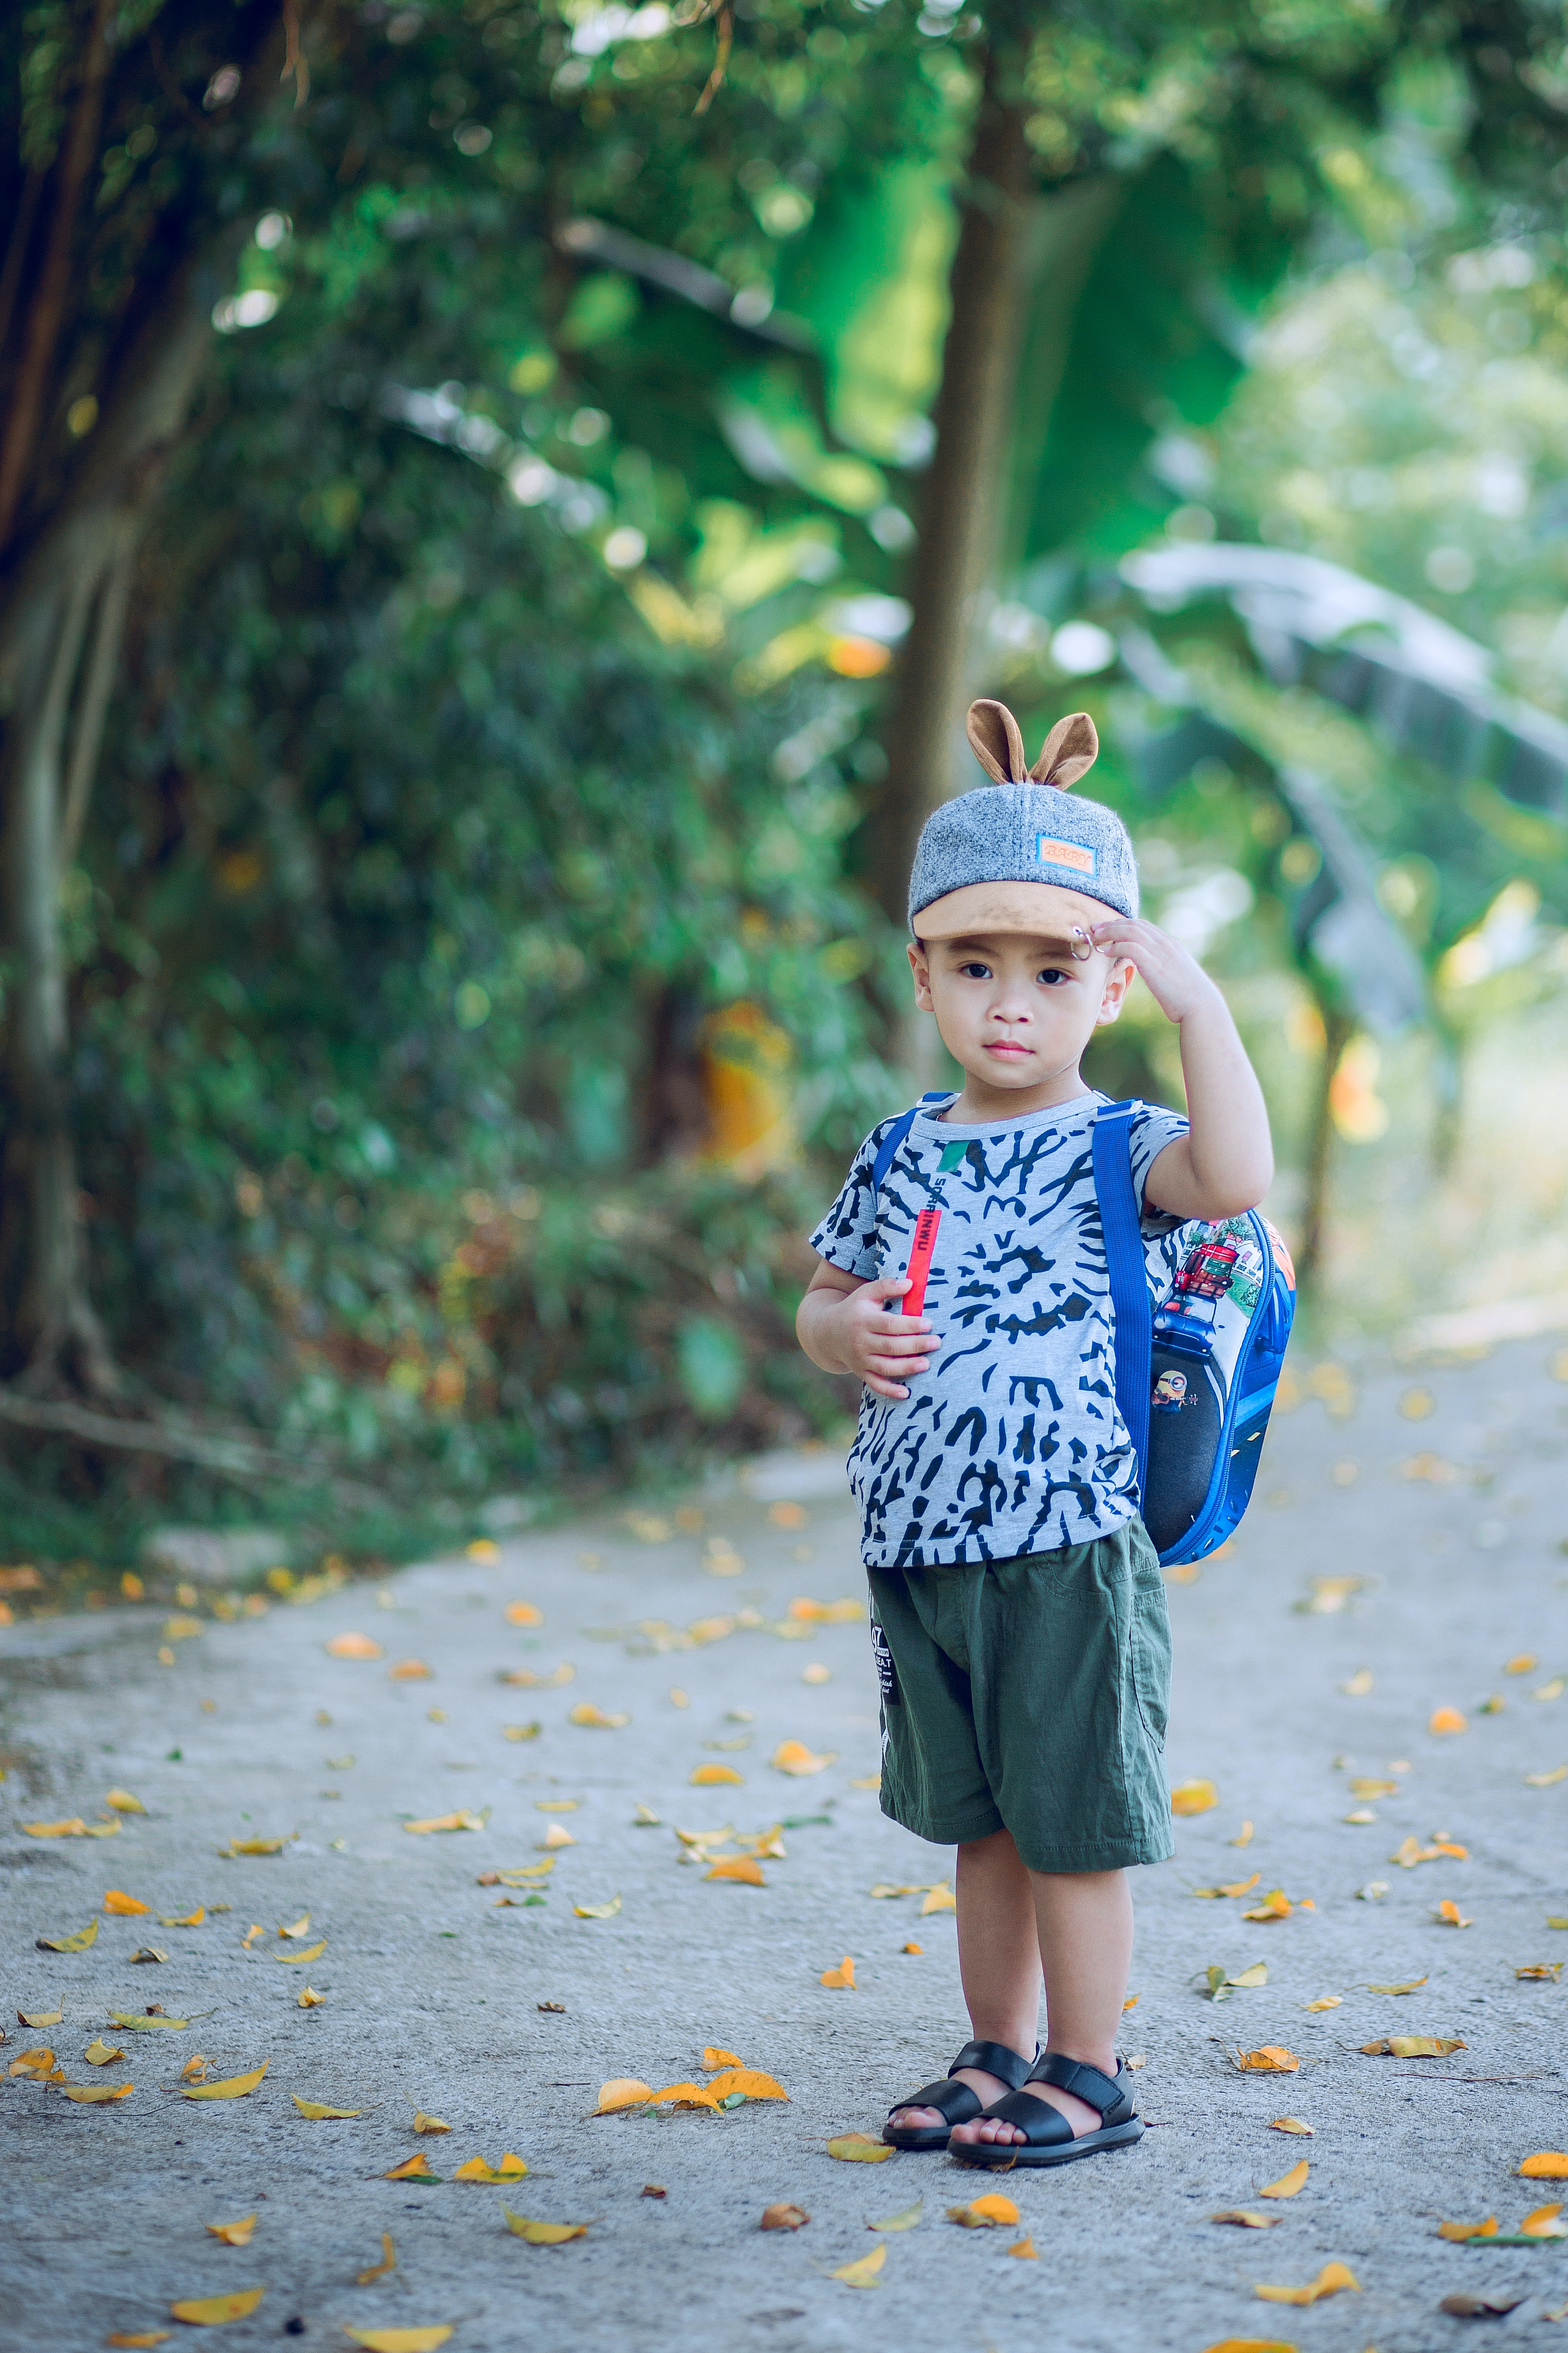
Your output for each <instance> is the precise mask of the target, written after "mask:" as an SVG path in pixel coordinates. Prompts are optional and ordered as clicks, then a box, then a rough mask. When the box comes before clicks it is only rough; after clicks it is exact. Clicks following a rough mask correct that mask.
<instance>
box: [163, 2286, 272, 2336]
mask: <svg viewBox="0 0 1568 2353" xmlns="http://www.w3.org/2000/svg"><path fill="white" fill-rule="evenodd" d="M266 2293H267V2291H266V2289H265V2288H262V2287H247V2288H241V2289H240V2291H239V2293H238V2294H237V2295H194V2296H187V2297H185V2298H184V2300H183V2301H182V2302H181V2303H179V2304H172V2305H171V2306H169V2310H170V2312H171V2313H172V2314H173V2315H174V2318H175V2319H176V2320H184V2321H186V2322H188V2323H189V2324H190V2326H191V2327H195V2328H221V2327H224V2326H225V2324H226V2322H228V2321H231V2320H244V2319H246V2318H247V2316H249V2315H250V2314H251V2313H253V2312H254V2311H255V2310H256V2307H257V2306H258V2304H259V2303H260V2301H261V2299H262V2297H263V2296H264V2295H266Z"/></svg>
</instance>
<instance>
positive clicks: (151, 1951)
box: [126, 1945, 169, 1967]
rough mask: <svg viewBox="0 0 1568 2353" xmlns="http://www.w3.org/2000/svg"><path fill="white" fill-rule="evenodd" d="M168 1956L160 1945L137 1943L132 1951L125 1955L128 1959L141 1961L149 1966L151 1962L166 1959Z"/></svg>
mask: <svg viewBox="0 0 1568 2353" xmlns="http://www.w3.org/2000/svg"><path fill="white" fill-rule="evenodd" d="M168 1957H169V1956H168V1954H167V1953H166V1952H164V1950H163V1947H162V1946H161V1945H138V1946H137V1947H136V1950H135V1951H134V1952H133V1953H129V1954H127V1956H126V1958H127V1959H128V1960H131V1961H136V1962H143V1963H146V1964H147V1965H148V1966H149V1967H150V1966H151V1965H152V1964H153V1962H163V1961H166V1960H167V1959H168Z"/></svg>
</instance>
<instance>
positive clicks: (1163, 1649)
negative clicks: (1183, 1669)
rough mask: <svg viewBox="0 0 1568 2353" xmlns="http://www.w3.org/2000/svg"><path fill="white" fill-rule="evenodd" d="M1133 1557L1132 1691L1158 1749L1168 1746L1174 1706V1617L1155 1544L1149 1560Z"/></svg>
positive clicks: (1135, 1554)
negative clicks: (1168, 1607) (1172, 1664)
mask: <svg viewBox="0 0 1568 2353" xmlns="http://www.w3.org/2000/svg"><path fill="white" fill-rule="evenodd" d="M1143 1549H1144V1547H1142V1546H1139V1547H1137V1549H1136V1550H1135V1551H1134V1554H1133V1559H1132V1641H1131V1650H1132V1690H1133V1694H1134V1696H1135V1697H1136V1699H1137V1702H1138V1715H1139V1718H1140V1720H1141V1722H1142V1726H1143V1729H1144V1731H1145V1732H1146V1733H1147V1734H1148V1736H1149V1737H1150V1739H1151V1740H1152V1742H1153V1743H1154V1746H1155V1747H1156V1748H1159V1749H1162V1750H1163V1748H1164V1746H1165V1727H1166V1725H1167V1723H1168V1721H1169V1717H1170V1708H1171V1620H1170V1613H1169V1611H1168V1610H1167V1609H1166V1607H1165V1588H1164V1584H1163V1580H1162V1578H1161V1576H1160V1564H1159V1562H1158V1560H1157V1559H1156V1558H1155V1557H1154V1554H1153V1550H1152V1546H1150V1547H1148V1553H1149V1557H1148V1560H1147V1562H1145V1561H1144V1560H1142V1559H1141V1558H1140V1557H1139V1553H1140V1552H1142V1550H1143Z"/></svg>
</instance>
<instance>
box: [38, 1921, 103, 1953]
mask: <svg viewBox="0 0 1568 2353" xmlns="http://www.w3.org/2000/svg"><path fill="white" fill-rule="evenodd" d="M34 1942H35V1944H36V1945H37V1948H38V1950H39V1952H40V1953H85V1952H86V1950H87V1948H88V1947H89V1945H94V1944H96V1943H97V1942H98V1922H97V1920H96V1918H95V1919H91V1920H89V1922H88V1924H87V1926H86V1927H85V1928H79V1929H78V1930H77V1931H76V1934H75V1935H74V1936H37V1937H35V1938H34Z"/></svg>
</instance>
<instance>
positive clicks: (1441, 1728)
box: [1426, 1707, 1470, 1732]
mask: <svg viewBox="0 0 1568 2353" xmlns="http://www.w3.org/2000/svg"><path fill="white" fill-rule="evenodd" d="M1469 1728H1470V1727H1469V1725H1468V1722H1467V1720H1466V1718H1465V1717H1464V1716H1462V1715H1460V1713H1459V1711H1458V1708H1457V1707H1435V1708H1434V1709H1433V1711H1432V1713H1431V1715H1430V1716H1429V1717H1428V1718H1427V1723H1426V1729H1427V1731H1428V1732H1468V1730H1469Z"/></svg>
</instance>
